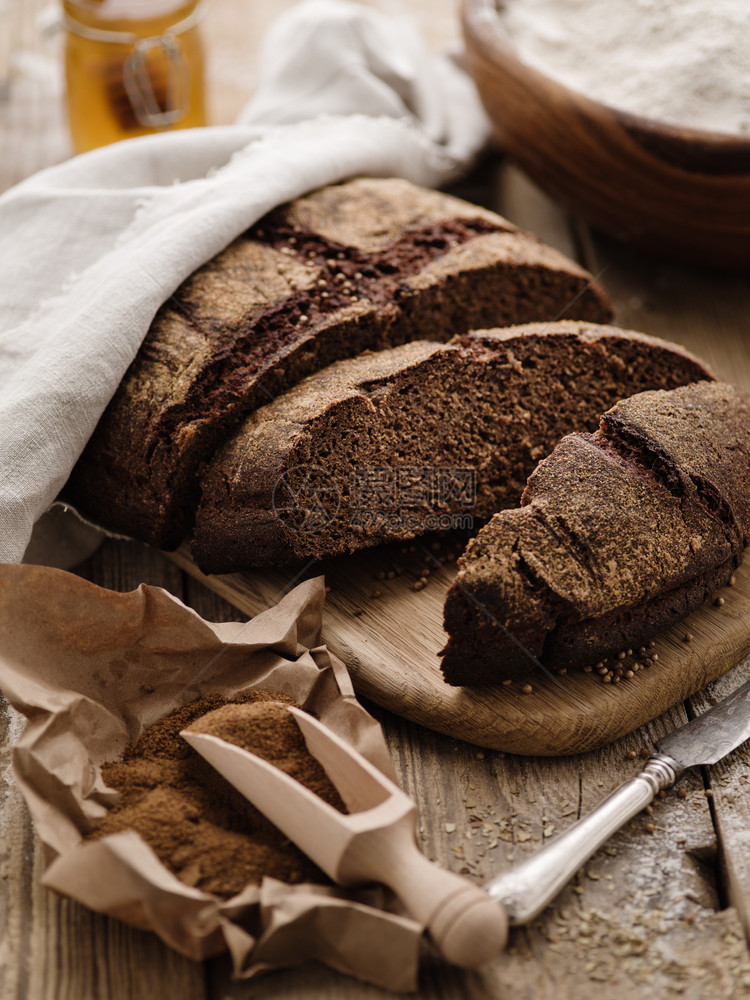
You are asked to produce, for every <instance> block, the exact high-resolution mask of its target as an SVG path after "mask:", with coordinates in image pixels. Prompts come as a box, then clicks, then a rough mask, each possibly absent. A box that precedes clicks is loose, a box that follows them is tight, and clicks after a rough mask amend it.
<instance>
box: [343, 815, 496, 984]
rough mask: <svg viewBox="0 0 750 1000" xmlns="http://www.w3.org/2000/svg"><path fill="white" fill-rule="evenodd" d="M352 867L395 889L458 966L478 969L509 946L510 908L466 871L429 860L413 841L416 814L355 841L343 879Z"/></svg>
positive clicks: (346, 854) (345, 879) (345, 858)
mask: <svg viewBox="0 0 750 1000" xmlns="http://www.w3.org/2000/svg"><path fill="white" fill-rule="evenodd" d="M347 870H348V871H349V872H355V871H356V873H357V875H358V877H359V878H360V879H361V878H362V877H363V876H364V875H365V874H367V875H368V876H369V877H370V878H371V879H372V880H373V881H378V882H383V883H384V884H385V885H387V886H388V887H389V888H390V889H392V890H393V891H394V892H395V893H396V895H397V896H398V897H399V898H400V899H401V900H402V902H403V903H404V904H405V905H406V907H407V909H408V910H409V912H410V914H411V915H412V916H413V917H414V918H415V919H417V920H419V922H420V923H422V924H424V925H425V926H426V928H427V930H428V932H429V934H430V937H431V938H432V940H433V942H434V943H435V945H436V946H437V948H438V950H439V951H440V953H441V954H442V955H443V957H444V958H446V959H447V960H448V961H449V962H453V963H454V964H455V965H459V966H462V967H463V968H475V967H476V966H479V965H483V964H484V963H485V962H488V961H490V960H491V959H493V958H496V957H497V955H499V954H500V952H501V951H502V950H503V948H504V947H505V942H506V939H507V936H508V917H507V915H506V913H505V910H504V909H503V908H502V907H501V906H500V905H498V904H497V903H495V902H493V900H491V899H490V897H489V896H488V895H487V893H486V892H484V891H483V890H482V889H480V888H479V887H478V886H475V885H472V883H471V882H468V881H467V880H466V879H465V878H463V877H462V876H461V875H455V874H454V873H453V872H449V871H446V870H445V869H444V868H440V867H439V866H438V865H436V864H434V863H433V862H432V861H428V859H427V858H426V857H425V856H424V855H423V854H422V853H421V851H420V850H419V848H418V847H417V844H416V842H415V840H414V826H413V817H412V816H404V817H403V819H402V821H397V822H396V823H395V824H393V825H391V826H389V827H388V828H387V829H379V830H371V831H368V832H367V833H363V834H360V835H359V836H358V837H357V838H355V839H354V840H352V842H351V844H350V845H349V849H348V850H347V852H346V853H345V855H344V857H343V858H342V860H341V864H340V866H339V872H340V873H341V876H342V881H344V883H346V882H348V881H349V878H348V877H347Z"/></svg>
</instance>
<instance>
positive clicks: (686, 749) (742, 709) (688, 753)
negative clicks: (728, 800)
mask: <svg viewBox="0 0 750 1000" xmlns="http://www.w3.org/2000/svg"><path fill="white" fill-rule="evenodd" d="M748 739H750V681H745V683H744V684H743V685H742V686H741V687H738V688H737V690H736V691H734V692H733V693H732V694H730V695H728V696H727V697H726V698H724V699H723V700H722V701H720V702H718V704H716V705H714V706H713V708H709V709H708V711H707V712H704V713H703V715H699V716H698V717H697V718H695V719H691V720H690V722H687V723H685V725H684V726H680V728H679V729H675V730H674V732H672V733H669V734H668V735H667V736H663V737H662V738H661V739H660V740H659V741H658V742H657V744H656V749H657V751H658V752H659V753H661V754H664V755H666V756H667V757H671V758H672V760H674V761H675V763H676V764H677V765H678V766H679V767H680V768H681V770H680V774H682V772H683V771H684V770H686V769H687V768H689V767H700V766H701V765H707V764H715V763H716V762H717V761H719V760H721V759H722V757H726V755H727V754H729V753H731V752H732V750H736V749H737V747H738V746H741V745H742V744H743V743H744V742H745V740H748Z"/></svg>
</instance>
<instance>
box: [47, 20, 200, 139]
mask: <svg viewBox="0 0 750 1000" xmlns="http://www.w3.org/2000/svg"><path fill="white" fill-rule="evenodd" d="M62 4H63V15H64V21H65V29H66V39H65V78H66V84H67V98H68V119H69V124H70V134H71V138H72V140H73V146H74V148H75V150H76V152H78V153H82V152H85V151H86V150H89V149H94V148H95V147H96V146H104V145H107V143H110V142H115V141H117V140H118V139H126V138H130V137H131V136H136V135H146V134H147V133H150V132H160V131H164V130H166V129H177V128H191V127H193V126H195V125H205V123H206V110H205V107H206V95H205V82H204V64H203V47H202V43H201V37H200V27H199V22H200V18H201V13H202V7H201V0H62Z"/></svg>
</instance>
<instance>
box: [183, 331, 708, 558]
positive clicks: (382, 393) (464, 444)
mask: <svg viewBox="0 0 750 1000" xmlns="http://www.w3.org/2000/svg"><path fill="white" fill-rule="evenodd" d="M708 377H710V376H709V373H708V372H707V371H706V369H705V368H704V367H703V365H702V364H701V363H700V362H699V361H697V360H696V359H695V358H693V357H691V356H690V355H689V354H687V353H686V352H685V351H683V350H681V349H680V348H679V347H676V346H675V345H672V344H668V343H666V342H665V341H660V340H657V339H654V338H650V337H646V336H644V335H642V334H638V333H632V332H628V331H622V330H617V329H615V328H613V327H606V326H600V325H596V324H587V323H575V322H571V321H562V322H559V323H552V324H550V323H547V324H541V323H539V324H529V325H526V326H519V327H511V328H506V329H504V330H490V331H480V332H473V333H469V334H467V335H464V336H462V337H460V338H456V339H455V340H454V341H453V342H451V343H450V344H435V343H432V342H426V341H422V342H414V343H410V344H405V345H403V346H400V347H397V348H392V349H389V350H386V351H382V352H377V353H372V354H363V355H360V356H359V357H357V358H354V359H348V360H346V361H341V362H338V363H336V364H334V365H331V366H330V367H328V368H327V369H324V370H323V371H321V372H318V373H316V374H315V375H312V376H310V377H309V378H307V379H306V380H305V381H303V382H302V383H300V384H299V385H297V386H295V387H294V388H292V389H291V390H289V391H288V392H287V393H285V394H284V395H283V396H280V397H279V398H278V399H276V400H274V402H272V403H270V404H269V405H268V406H265V407H263V408H261V409H260V410H257V411H256V412H255V413H253V414H251V415H250V416H249V417H247V418H246V420H245V421H244V423H243V424H242V425H241V426H240V428H239V429H238V430H237V431H236V432H235V433H234V435H233V436H232V437H231V438H230V440H229V441H228V442H227V443H225V445H224V446H223V447H222V448H221V449H220V450H219V451H218V452H217V454H216V455H215V457H214V459H213V460H212V461H211V462H210V463H209V464H208V466H207V469H206V471H205V473H204V474H203V477H202V500H201V504H200V506H199V508H198V513H197V516H196V521H195V532H194V540H193V556H194V558H195V560H196V562H197V563H198V565H199V566H200V567H201V569H203V570H204V571H205V572H209V573H226V572H232V571H236V570H241V569H247V568H250V567H264V566H278V565H283V564H285V563H290V562H295V561H300V560H303V559H310V558H320V557H322V556H328V555H335V554H339V553H344V552H351V551H354V550H356V549H361V548H364V547H365V546H368V545H374V544H377V543H379V542H383V541H388V540H393V539H405V538H412V537H414V536H415V535H418V534H421V533H424V532H425V531H427V530H430V529H434V528H447V527H450V526H462V527H471V526H472V524H476V522H477V520H479V521H480V522H481V521H482V520H485V519H487V518H489V517H490V516H491V515H492V514H493V513H494V512H495V511H496V510H498V509H500V508H504V507H509V506H516V505H517V504H518V503H519V501H520V497H521V494H522V492H523V489H524V487H525V484H526V480H527V478H528V476H529V474H530V472H531V471H532V469H533V468H534V466H535V465H536V464H537V462H538V461H539V459H540V458H542V457H543V456H544V455H545V454H547V453H548V452H549V451H550V450H551V449H552V447H554V445H555V444H556V443H557V441H559V440H560V438H561V437H562V436H563V435H564V434H566V433H568V432H570V431H571V430H576V429H584V430H585V429H590V430H594V429H595V428H596V425H597V423H598V419H599V414H600V413H601V412H602V410H604V409H606V408H607V407H609V406H611V405H612V403H614V402H615V401H616V400H618V399H620V398H621V397H623V396H628V395H631V394H632V393H634V392H640V391H641V390H643V389H645V388H652V387H656V386H665V387H672V386H675V385H680V384H684V383H686V382H694V381H696V380H698V379H702V378H708Z"/></svg>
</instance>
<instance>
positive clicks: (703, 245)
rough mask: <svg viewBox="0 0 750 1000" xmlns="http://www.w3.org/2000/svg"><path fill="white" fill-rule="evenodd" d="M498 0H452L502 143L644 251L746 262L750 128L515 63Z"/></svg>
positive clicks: (580, 208) (577, 207) (540, 180)
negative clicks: (621, 100)
mask: <svg viewBox="0 0 750 1000" xmlns="http://www.w3.org/2000/svg"><path fill="white" fill-rule="evenodd" d="M498 4H499V5H501V4H502V0H497V2H496V0H462V23H463V31H464V39H465V43H466V56H467V64H468V69H469V72H470V73H471V75H472V77H473V78H474V81H475V83H476V85H477V89H478V90H479V94H480V96H481V98H482V101H483V103H484V106H485V109H486V111H487V114H488V115H489V117H490V119H491V122H492V125H493V129H494V133H495V136H496V137H497V140H498V141H499V143H500V145H501V146H502V148H503V149H504V150H505V151H506V152H507V153H508V154H509V156H511V157H512V159H514V160H515V161H516V162H517V163H518V164H519V165H520V166H521V167H522V168H523V169H524V170H525V171H526V173H527V174H528V175H529V176H530V177H531V178H532V179H533V180H534V181H535V182H536V183H537V184H538V185H539V186H540V187H541V188H543V189H544V190H545V191H547V192H548V193H549V194H550V195H552V196H553V197H554V198H555V199H556V200H557V201H559V202H560V203H561V204H562V205H563V206H564V207H565V208H567V209H569V210H570V211H571V212H573V213H575V214H577V215H580V216H582V217H583V218H585V219H587V220H588V221H589V222H591V223H592V224H593V225H594V226H596V227H598V228H599V229H602V230H604V231H605V232H607V233H609V234H611V235H612V236H615V237H616V238H618V239H620V240H623V241H626V242H628V243H632V244H634V245H635V246H638V247H642V248H644V249H647V250H651V251H655V252H658V253H663V254H666V255H668V256H671V257H675V258H679V259H682V260H688V261H691V262H695V263H700V264H704V265H712V266H716V267H732V268H741V269H743V270H747V269H749V268H750V139H746V138H743V137H739V136H737V137H735V136H732V135H725V134H723V133H719V132H707V131H702V130H699V129H689V128H678V127H675V126H671V125H668V124H666V123H664V122H659V121H655V120H652V119H648V118H642V117H639V116H638V115H632V114H628V113H627V112H624V111H618V110H616V109H615V108H612V107H609V106H607V105H605V104H601V103H600V102H598V101H595V100H592V99H591V98H589V97H586V96H585V95H583V94H580V93H578V92H576V91H574V90H571V89H570V88H568V87H566V86H564V85H563V84H561V83H558V82H557V81H556V80H553V79H552V78H551V77H549V76H547V75H545V74H544V73H542V72H540V71H539V70H537V69H534V68H533V67H531V66H529V65H527V64H526V63H524V62H522V61H521V60H520V59H519V57H518V55H517V54H516V52H515V49H514V47H513V44H512V42H511V40H510V37H509V36H508V34H507V32H506V31H505V28H504V26H503V24H502V22H501V20H500V16H499V15H498V12H497V8H498Z"/></svg>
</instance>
